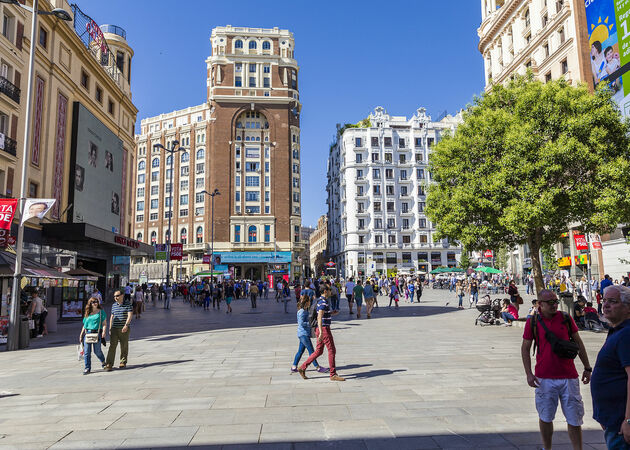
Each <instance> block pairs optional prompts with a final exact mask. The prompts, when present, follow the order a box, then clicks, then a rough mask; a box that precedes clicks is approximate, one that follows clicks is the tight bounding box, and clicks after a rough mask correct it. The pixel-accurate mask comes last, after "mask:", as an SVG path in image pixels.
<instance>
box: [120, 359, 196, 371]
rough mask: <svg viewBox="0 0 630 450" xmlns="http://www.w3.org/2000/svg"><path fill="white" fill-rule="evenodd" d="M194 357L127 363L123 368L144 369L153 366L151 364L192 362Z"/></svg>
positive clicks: (170, 364)
mask: <svg viewBox="0 0 630 450" xmlns="http://www.w3.org/2000/svg"><path fill="white" fill-rule="evenodd" d="M192 361H194V359H177V360H174V361H156V362H153V363H147V364H128V365H127V367H126V368H125V370H130V369H144V368H145V367H153V366H172V365H174V364H181V363H186V362H192Z"/></svg>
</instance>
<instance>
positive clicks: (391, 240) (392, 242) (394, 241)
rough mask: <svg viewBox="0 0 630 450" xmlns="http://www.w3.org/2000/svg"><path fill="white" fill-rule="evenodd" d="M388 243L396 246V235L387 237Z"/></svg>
mask: <svg viewBox="0 0 630 450" xmlns="http://www.w3.org/2000/svg"><path fill="white" fill-rule="evenodd" d="M387 243H388V244H395V243H396V235H394V234H390V235H389V236H387Z"/></svg>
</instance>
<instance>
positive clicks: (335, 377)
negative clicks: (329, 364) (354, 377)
mask: <svg viewBox="0 0 630 450" xmlns="http://www.w3.org/2000/svg"><path fill="white" fill-rule="evenodd" d="M330 381H346V379H345V378H344V377H340V376H339V375H333V376H332V377H330Z"/></svg>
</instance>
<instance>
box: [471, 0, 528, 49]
mask: <svg viewBox="0 0 630 450" xmlns="http://www.w3.org/2000/svg"><path fill="white" fill-rule="evenodd" d="M525 1H526V0H507V2H506V4H504V5H503V6H502V7H501V8H499V9H497V10H496V11H494V12H493V13H492V14H490V15H489V16H488V17H487V18H486V20H485V21H483V22H482V23H481V26H480V27H479V30H481V29H483V28H484V27H489V28H488V29H487V31H486V32H485V33H484V34H483V36H480V39H479V46H478V49H479V51H480V52H481V54H483V53H484V52H485V49H486V46H487V45H488V44H489V43H490V42H492V39H493V38H494V36H495V35H496V34H498V32H499V29H500V28H501V27H503V26H504V25H505V24H506V22H507V21H508V18H509V17H510V16H511V15H512V13H513V12H514V11H516V10H517V9H518V7H519V6H520V5H521V4H522V3H523V2H525ZM488 23H489V25H488Z"/></svg>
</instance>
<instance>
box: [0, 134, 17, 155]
mask: <svg viewBox="0 0 630 450" xmlns="http://www.w3.org/2000/svg"><path fill="white" fill-rule="evenodd" d="M2 150H4V151H5V152H7V153H8V154H9V155H13V156H17V141H16V140H15V139H11V138H10V137H9V136H4V148H3V149H2Z"/></svg>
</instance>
